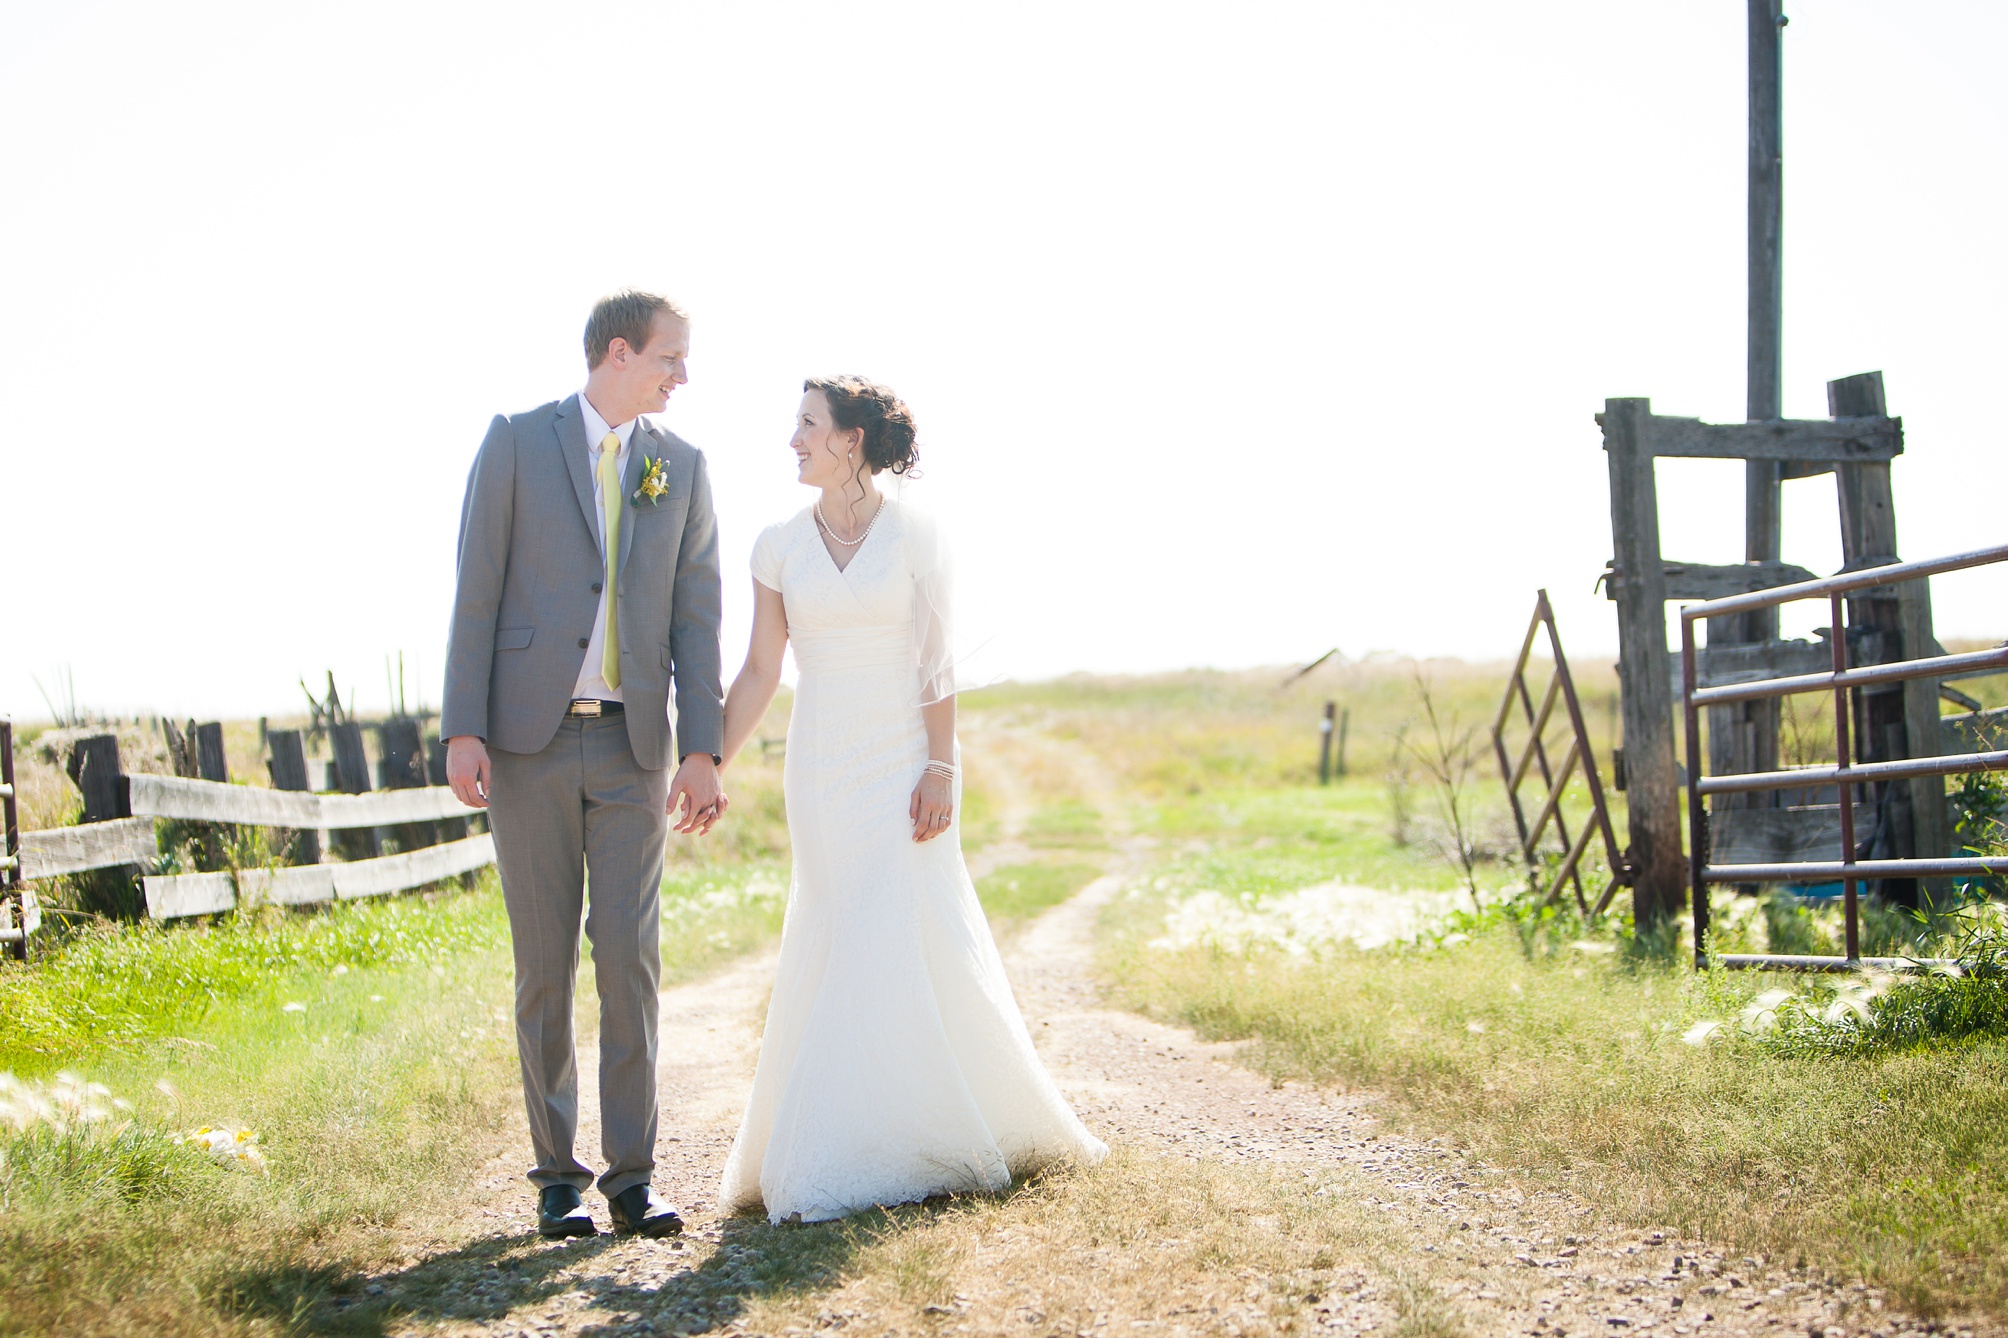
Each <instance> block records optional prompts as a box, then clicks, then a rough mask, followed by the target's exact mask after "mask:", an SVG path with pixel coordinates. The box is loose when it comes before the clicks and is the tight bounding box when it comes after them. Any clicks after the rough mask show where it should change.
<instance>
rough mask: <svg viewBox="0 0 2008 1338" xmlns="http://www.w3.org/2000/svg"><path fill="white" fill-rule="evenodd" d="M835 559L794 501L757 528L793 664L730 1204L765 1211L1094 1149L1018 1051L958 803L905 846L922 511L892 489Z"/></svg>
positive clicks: (1020, 1030) (844, 1203)
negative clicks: (759, 980)
mask: <svg viewBox="0 0 2008 1338" xmlns="http://www.w3.org/2000/svg"><path fill="white" fill-rule="evenodd" d="M883 507H884V513H883V514H882V515H880V516H879V517H878V520H877V522H876V524H875V525H874V526H873V527H872V530H871V532H870V535H869V536H868V537H867V538H866V539H865V541H864V543H863V544H862V545H861V546H860V547H859V548H858V550H857V553H856V555H855V556H854V557H853V558H852V559H851V561H850V563H849V565H848V566H846V567H845V568H844V569H843V570H842V571H839V570H838V569H837V565H836V563H835V561H833V560H832V558H831V557H830V554H829V551H828V550H827V549H826V548H825V547H824V546H823V540H822V537H821V535H820V534H819V533H818V532H817V529H816V523H815V521H814V519H813V518H812V515H811V513H810V512H809V511H807V510H804V511H803V512H802V513H801V514H800V515H797V516H796V517H795V518H794V519H792V520H790V521H787V522H785V523H783V524H780V525H776V526H773V527H772V528H770V529H768V530H767V531H765V532H764V533H763V534H761V536H760V538H759V542H758V543H757V544H755V546H754V550H753V575H754V578H755V579H756V580H758V581H759V582H760V583H761V584H762V585H764V586H767V587H768V588H769V589H772V590H778V591H779V592H780V593H781V597H782V600H783V602H784V603H785V606H786V609H787V615H788V636H789V639H790V640H791V642H792V643H793V645H794V647H795V665H796V668H797V669H798V670H799V673H800V678H799V681H798V683H797V685H796V688H795V705H794V714H793V717H792V718H791V719H790V721H789V724H788V751H787V764H786V769H785V773H784V780H783V788H784V791H785V794H786V797H787V804H788V834H789V837H790V839H791V841H792V843H793V846H794V860H795V868H794V877H793V881H792V885H791V886H790V888H789V892H788V911H787V920H786V923H785V925H784V927H783V929H782V934H781V961H780V968H779V971H778V973H777V976H776V979H775V983H774V997H773V1002H772V1003H771V1004H770V1005H769V1008H768V1012H767V1030H766V1035H765V1036H764V1037H763V1038H762V1040H761V1043H760V1062H759V1067H758V1070H757V1071H756V1073H755V1075H754V1078H753V1094H752V1097H751V1099H750V1100H749V1102H748V1104H747V1107H746V1114H745V1118H744V1119H743V1120H742V1122H741V1124H740V1127H739V1134H738V1137H737V1138H736V1139H735V1140H734V1142H733V1145H732V1152H731V1155H730V1157H729V1158H728V1159H727V1160H726V1163H725V1175H724V1184H723V1186H722V1188H721V1190H720V1195H719V1198H720V1202H721V1203H722V1204H723V1205H724V1207H725V1208H726V1210H727V1211H738V1210H741V1209H748V1208H753V1207H764V1208H765V1209H766V1212H767V1216H768V1217H769V1218H770V1219H771V1220H773V1221H775V1222H781V1221H784V1220H787V1219H788V1218H791V1217H795V1216H797V1215H799V1217H800V1220H802V1221H805V1222H815V1221H825V1220H828V1219H831V1218H837V1217H843V1216H845V1215H847V1214H849V1213H853V1212H856V1211H858V1210H859V1209H862V1208H869V1207H872V1206H873V1205H877V1204H894V1203H910V1202H914V1201H917V1200H920V1199H925V1198H929V1197H932V1196H934V1195H937V1194H945V1193H951V1192H958V1191H971V1190H999V1189H1003V1188H1005V1187H1006V1186H1008V1185H1009V1184H1010V1183H1011V1180H1012V1177H1013V1176H1014V1175H1022V1174H1025V1173H1026V1172H1029V1171H1032V1170H1035V1169H1037V1168H1039V1167H1040V1166H1042V1165H1045V1164H1047V1163H1050V1162H1052V1161H1054V1160H1056V1159H1059V1158H1065V1157H1077V1158H1081V1159H1084V1160H1090V1161H1092V1160H1098V1159H1100V1158H1101V1157H1103V1156H1104V1155H1106V1154H1107V1152H1108V1148H1107V1147H1106V1146H1104V1145H1103V1144H1102V1143H1101V1141H1100V1140H1098V1139H1096V1138H1095V1137H1094V1136H1093V1135H1092V1134H1090V1133H1089V1132H1088V1131H1087V1129H1086V1128H1085V1127H1083V1126H1082V1124H1081V1122H1080V1120H1079V1119H1078V1118H1077V1117H1076V1116H1075V1115H1074V1112H1073V1111H1072V1110H1071V1109H1070V1108H1069V1107H1068V1105H1067V1103H1066V1101H1065V1099H1064V1098H1063V1097H1061V1095H1060V1092H1059V1089H1058V1088H1056V1087H1055V1086H1054V1084H1053V1080H1052V1078H1051V1077H1050V1076H1048V1075H1047V1073H1046V1070H1045V1067H1044V1066H1043V1065H1042V1064H1041V1063H1040V1062H1039V1057H1038V1055H1037V1053H1036V1052H1035V1051H1034V1050H1033V1048H1032V1040H1031V1037H1030V1035H1028V1034H1027V1032H1026V1029H1025V1022H1024V1019H1023V1018H1022V1017H1021V1016H1020V1014H1019V1012H1018V1006H1017V1002H1016V1001H1015V1000H1014V999H1013V998H1012V994H1011V986H1010V983H1009V982H1008V981H1007V980H1006V979H1005V976H1004V967H1003V963H1002V962H1001V961H1000V960H999V959H998V956H997V947H996V944H995V943H994V942H993V941H992V939H991V937H990V927H989V925H988V923H987V922H986V921H985V920H984V918H983V910H982V907H981V906H980V905H979V904H978V903H977V900H976V890H975V888H974V887H973V886H972V885H971V883H970V881H969V872H968V869H967V868H966V867H965V866H964V864H963V862H962V832H961V821H960V815H961V810H962V794H961V786H960V783H959V782H958V784H957V786H956V792H955V813H956V820H955V821H954V822H952V823H951V825H950V826H949V828H948V830H947V831H946V832H945V833H943V834H942V835H941V836H938V837H936V838H935V839H933V840H931V841H926V842H922V843H915V841H914V840H913V823H912V820H911V819H910V818H909V817H908V812H907V805H908V802H909V800H910V798H911V796H912V793H913V787H914V784H915V782H916V781H918V780H919V779H920V774H921V769H922V767H923V766H925V764H926V762H927V735H926V732H925V729H924V727H923V725H922V722H921V715H920V707H921V704H922V703H923V702H924V701H931V700H937V699H939V698H940V697H943V696H946V695H947V694H948V693H951V692H953V691H954V685H953V680H952V676H951V675H952V670H951V669H950V666H949V661H948V651H947V639H948V638H947V627H946V613H947V599H946V590H947V572H946V564H945V562H944V561H943V559H942V549H941V545H940V544H939V542H938V541H937V536H936V535H935V532H934V527H933V525H932V524H931V523H930V522H929V521H928V520H927V519H926V518H925V517H924V516H923V515H921V514H920V513H918V512H915V511H914V510H912V509H911V508H909V507H906V506H904V505H902V504H900V503H897V502H895V501H893V500H892V499H891V498H887V499H886V501H885V502H884V503H883Z"/></svg>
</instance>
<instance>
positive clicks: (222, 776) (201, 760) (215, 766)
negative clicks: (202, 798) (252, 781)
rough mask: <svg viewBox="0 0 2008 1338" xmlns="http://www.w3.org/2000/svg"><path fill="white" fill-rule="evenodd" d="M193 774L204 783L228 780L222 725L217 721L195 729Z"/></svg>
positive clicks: (228, 766)
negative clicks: (204, 781)
mask: <svg viewBox="0 0 2008 1338" xmlns="http://www.w3.org/2000/svg"><path fill="white" fill-rule="evenodd" d="M195 774H196V776H197V777H198V778H199V779H201V780H206V781H222V782H227V781H229V779H230V763H229V762H228V761H227V760H226V759H225V758H224V756H223V725H222V723H221V722H219V721H213V720H212V721H211V722H210V723H208V724H206V725H197V726H196V727H195Z"/></svg>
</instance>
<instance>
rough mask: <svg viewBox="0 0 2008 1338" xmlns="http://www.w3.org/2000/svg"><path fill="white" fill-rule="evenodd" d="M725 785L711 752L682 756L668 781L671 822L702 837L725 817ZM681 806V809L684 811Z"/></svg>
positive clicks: (685, 831)
mask: <svg viewBox="0 0 2008 1338" xmlns="http://www.w3.org/2000/svg"><path fill="white" fill-rule="evenodd" d="M730 802H731V801H730V800H728V799H727V798H726V797H725V785H724V783H723V782H722V781H720V780H719V778H718V764H717V763H716V762H714V761H712V760H711V754H710V753H692V754H691V755H690V756H688V757H686V758H684V759H683V765H682V766H680V767H678V768H677V769H676V775H675V776H674V777H673V778H671V780H670V782H669V804H668V813H669V819H670V825H671V826H673V827H675V828H676V830H677V831H679V832H681V833H683V834H684V835H685V836H692V835H695V836H702V835H704V834H705V833H706V832H708V831H710V830H711V828H712V826H713V825H714V824H716V823H717V821H718V820H719V819H720V818H722V817H724V816H725V806H726V805H727V804H728V803H730ZM678 809H682V810H683V811H682V812H681V814H679V813H678Z"/></svg>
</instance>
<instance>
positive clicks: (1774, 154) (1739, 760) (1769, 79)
mask: <svg viewBox="0 0 2008 1338" xmlns="http://www.w3.org/2000/svg"><path fill="white" fill-rule="evenodd" d="M1746 3H1747V5H1748V11H1749V60H1750V162H1749V195H1748V212H1749V220H1748V221H1749V239H1748V240H1749V270H1748V312H1747V317H1748V323H1747V328H1746V338H1745V343H1744V356H1745V379H1744V399H1745V405H1744V417H1745V418H1747V419H1748V420H1749V421H1751V422H1761V421H1764V420H1766V419H1772V418H1780V417H1783V413H1784V411H1783V407H1782V396H1781V394H1780V381H1781V376H1782V373H1781V367H1782V364H1783V359H1784V254H1783V249H1782V241H1783V230H1784V206H1785V190H1784V103H1783V98H1782V94H1781V80H1782V77H1783V66H1784V62H1783V59H1782V53H1781V49H1780V48H1781V43H1780V41H1779V37H1780V30H1781V29H1782V28H1783V27H1784V25H1785V17H1784V15H1783V14H1782V13H1780V12H1779V11H1780V6H1781V4H1782V3H1783V0H1746ZM1783 478H1784V466H1783V465H1781V464H1780V463H1779V462H1777V461H1775V460H1747V461H1745V462H1744V465H1743V557H1744V559H1745V560H1746V561H1749V562H1776V561H1778V560H1779V559H1780V557H1781V552H1780V549H1781V541H1780V536H1781V532H1782V525H1781V514H1780V513H1781V510H1782V503H1783V499H1782V497H1781V496H1780V492H1781V489H1780V483H1781V482H1782V480H1783ZM1777 638H1778V610H1777V609H1775V608H1770V609H1762V610H1760V611H1758V612H1756V613H1749V614H1742V615H1739V616H1736V617H1731V618H1714V619H1710V620H1709V625H1708V639H1709V642H1710V644H1714V643H1717V642H1726V641H1745V642H1748V641H1775V640H1777ZM1708 732H1709V740H1710V746H1709V762H1710V766H1711V768H1713V769H1715V770H1730V771H1774V770H1776V769H1777V766H1778V703H1777V702H1776V701H1756V702H1742V703H1738V704H1737V705H1734V706H1723V707H1711V708H1710V709H1709V712H1708ZM1776 800H1777V796H1776V795H1773V794H1749V795H1723V796H1720V797H1719V799H1718V803H1717V806H1718V807H1725V806H1726V807H1732V808H1741V807H1769V806H1770V805H1771V804H1773V803H1774V802H1776Z"/></svg>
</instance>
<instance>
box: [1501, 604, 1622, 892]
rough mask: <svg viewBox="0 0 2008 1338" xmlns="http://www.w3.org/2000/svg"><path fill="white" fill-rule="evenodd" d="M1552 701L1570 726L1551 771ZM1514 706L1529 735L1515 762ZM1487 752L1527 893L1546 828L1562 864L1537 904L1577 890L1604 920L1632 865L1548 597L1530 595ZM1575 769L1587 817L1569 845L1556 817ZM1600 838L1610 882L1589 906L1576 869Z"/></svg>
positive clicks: (1537, 885) (1536, 877) (1536, 883)
mask: <svg viewBox="0 0 2008 1338" xmlns="http://www.w3.org/2000/svg"><path fill="white" fill-rule="evenodd" d="M1544 629H1545V630H1546V632H1547V634H1548V649H1549V651H1550V653H1552V654H1553V656H1554V668H1553V670H1552V671H1551V672H1550V673H1549V675H1548V681H1547V683H1546V685H1544V686H1543V687H1542V689H1541V699H1540V704H1539V705H1536V704H1535V701H1534V693H1533V692H1532V690H1531V689H1529V687H1528V686H1527V666H1528V663H1529V662H1530V660H1531V659H1532V657H1533V654H1534V640H1535V638H1536V637H1538V636H1539V635H1540V634H1541V632H1542V631H1543V630H1544ZM1558 702H1559V703H1560V704H1561V705H1562V707H1563V709H1564V711H1565V718H1566V720H1567V724H1568V730H1569V733H1568V747H1567V748H1565V749H1564V750H1563V752H1562V760H1561V762H1560V763H1559V764H1551V763H1550V762H1549V759H1548V742H1547V737H1546V736H1547V734H1548V731H1549V728H1550V726H1551V724H1553V723H1554V716H1555V706H1556V704H1557V703H1558ZM1516 705H1517V706H1518V707H1519V708H1520V715H1521V718H1522V723H1523V724H1524V725H1525V727H1526V730H1527V741H1526V743H1525V744H1523V745H1522V746H1521V748H1520V749H1519V757H1518V760H1515V759H1514V757H1513V755H1512V753H1511V752H1509V750H1508V749H1507V746H1506V728H1507V724H1508V722H1509V721H1510V720H1511V719H1512V717H1513V714H1514V710H1513V708H1514V707H1515V706H1516ZM1557 742H1558V743H1559V742H1560V740H1559V739H1558V740H1557ZM1492 750H1493V752H1494V753H1495V754H1497V756H1498V758H1499V774H1500V776H1501V777H1502V778H1503V779H1504V780H1505V782H1506V799H1507V802H1508V803H1510V804H1511V805H1512V808H1513V822H1514V825H1515V826H1516V827H1518V828H1519V831H1520V854H1521V856H1522V858H1524V859H1525V860H1526V861H1527V882H1528V886H1529V888H1530V889H1531V890H1532V891H1534V892H1536V893H1540V892H1541V880H1542V870H1541V862H1542V859H1541V838H1542V837H1543V836H1545V835H1546V834H1547V830H1548V824H1549V823H1550V822H1552V823H1553V824H1554V826H1555V836H1556V838H1557V840H1558V841H1559V843H1560V846H1561V855H1562V862H1561V865H1560V867H1559V868H1557V869H1556V871H1555V877H1554V880H1553V881H1552V882H1550V883H1549V884H1548V887H1547V890H1546V892H1545V894H1543V896H1542V900H1543V901H1544V902H1545V903H1547V904H1550V905H1552V904H1553V903H1554V901H1555V899H1556V898H1557V897H1559V896H1560V895H1561V894H1562V885H1563V884H1564V883H1567V884H1569V885H1570V886H1571V887H1572V888H1573V889H1574V890H1575V894H1576V906H1577V909H1579V910H1581V911H1582V913H1583V914H1584V915H1586V916H1598V915H1602V914H1603V913H1604V911H1605V909H1606V908H1607V907H1609V905H1610V904H1611V897H1612V895H1613V894H1614V893H1616V891H1617V890H1618V888H1619V887H1621V886H1624V885H1626V884H1628V883H1629V882H1630V881H1631V866H1630V864H1629V863H1628V862H1627V861H1626V860H1625V858H1624V857H1623V855H1622V854H1621V853H1620V852H1619V850H1618V843H1617V836H1616V834H1615V833H1614V832H1613V830H1612V828H1611V814H1610V808H1609V806H1608V805H1607V804H1606V803H1605V802H1604V785H1603V779H1602V777H1600V776H1599V775H1598V774H1597V755H1596V750H1595V748H1593V747H1592V746H1591V743H1590V733H1589V730H1588V728H1587V727H1586V726H1585V725H1584V723H1583V705H1582V703H1581V702H1580V701H1579V700H1578V699H1577V697H1576V681H1575V679H1574V678H1572V677H1570V675H1569V661H1568V657H1567V656H1565V655H1563V654H1562V634H1561V633H1560V632H1559V631H1557V630H1556V628H1555V611H1554V609H1553V608H1552V607H1551V606H1550V605H1549V603H1548V592H1547V591H1546V590H1542V591H1540V592H1538V593H1537V594H1536V595H1535V596H1534V616H1533V618H1532V619H1531V620H1530V621H1529V622H1528V624H1527V635H1526V637H1525V638H1524V639H1523V640H1522V641H1521V642H1520V658H1519V659H1517V660H1516V661H1514V663H1513V675H1512V677H1511V678H1510V679H1508V680H1507V684H1506V699H1505V700H1504V701H1502V702H1500V703H1499V714H1498V715H1497V716H1496V717H1494V719H1493V721H1492ZM1578 767H1580V768H1582V772H1583V781H1584V783H1585V785H1586V786H1587V788H1588V789H1589V792H1590V812H1589V814H1588V815H1587V816H1585V817H1584V819H1583V825H1582V830H1581V831H1580V832H1579V833H1578V834H1577V835H1576V836H1575V837H1574V838H1573V839H1572V838H1571V837H1570V836H1569V823H1568V816H1567V815H1566V814H1565V813H1564V812H1563V811H1562V796H1563V795H1564V794H1565V793H1566V792H1567V790H1568V788H1569V782H1570V780H1571V779H1573V778H1574V776H1575V773H1576V769H1577V768H1578ZM1536 769H1538V770H1539V772H1540V773H1541V784H1542V786H1543V793H1542V797H1541V804H1540V807H1539V808H1538V809H1536V810H1535V813H1534V820H1533V821H1532V822H1531V823H1530V822H1529V821H1528V820H1527V809H1526V806H1525V805H1523V804H1522V803H1521V802H1520V787H1521V785H1523V784H1524V783H1526V782H1527V780H1528V779H1529V778H1530V776H1529V773H1530V771H1531V770H1536ZM1598 835H1601V836H1602V837H1603V841H1604V860H1605V863H1606V865H1607V866H1608V867H1609V869H1610V870H1611V877H1610V881H1609V882H1608V883H1606V884H1605V886H1604V889H1603V891H1602V892H1601V893H1599V894H1598V896H1597V900H1596V904H1595V905H1594V906H1592V905H1591V904H1590V901H1589V899H1588V898H1587V897H1586V896H1585V895H1584V894H1583V877H1582V872H1581V865H1582V860H1583V854H1584V852H1585V851H1587V850H1588V849H1589V845H1590V841H1591V840H1592V839H1593V838H1594V837H1596V836H1598Z"/></svg>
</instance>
